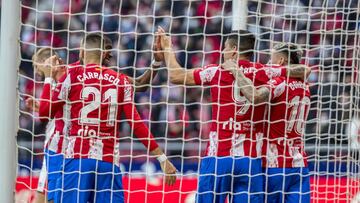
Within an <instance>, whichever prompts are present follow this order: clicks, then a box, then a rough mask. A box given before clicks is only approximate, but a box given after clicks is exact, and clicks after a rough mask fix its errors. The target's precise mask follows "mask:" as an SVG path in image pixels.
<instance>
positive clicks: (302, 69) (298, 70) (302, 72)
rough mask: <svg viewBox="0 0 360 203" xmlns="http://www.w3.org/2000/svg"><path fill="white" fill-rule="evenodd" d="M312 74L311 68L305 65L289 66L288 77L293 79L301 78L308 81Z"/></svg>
mask: <svg viewBox="0 0 360 203" xmlns="http://www.w3.org/2000/svg"><path fill="white" fill-rule="evenodd" d="M310 73H311V68H310V67H309V66H306V65H303V64H293V65H289V66H287V69H286V74H287V75H286V76H287V77H292V78H299V79H301V80H306V79H307V78H308V77H309V75H310Z"/></svg>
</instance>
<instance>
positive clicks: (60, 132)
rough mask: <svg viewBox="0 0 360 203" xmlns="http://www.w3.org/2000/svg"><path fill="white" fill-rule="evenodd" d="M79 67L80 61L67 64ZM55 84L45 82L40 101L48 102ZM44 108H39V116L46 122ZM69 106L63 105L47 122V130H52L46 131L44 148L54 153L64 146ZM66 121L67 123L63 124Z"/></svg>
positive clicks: (60, 151) (46, 116)
mask: <svg viewBox="0 0 360 203" xmlns="http://www.w3.org/2000/svg"><path fill="white" fill-rule="evenodd" d="M79 65H80V61H76V62H75V63H72V64H69V66H68V67H69V68H72V67H76V66H79ZM55 85H56V84H55V83H54V82H53V81H47V80H45V83H44V87H43V91H42V93H41V100H50V99H51V95H52V94H53V93H54V92H53V90H54V89H55ZM44 107H45V106H44V105H42V106H40V109H39V116H40V117H41V118H42V119H44V120H47V118H49V117H50V114H49V110H48V109H46V108H44ZM69 120H70V118H69V105H65V106H64V108H63V109H62V111H58V112H56V113H55V116H54V119H53V120H50V121H49V124H48V125H47V128H49V127H52V128H53V129H49V130H48V129H47V130H46V134H47V139H46V141H45V145H44V148H46V149H48V150H50V151H52V152H55V153H63V152H64V148H65V146H66V143H65V144H64V143H63V142H64V141H65V139H64V138H65V137H66V136H67V134H68V127H69V125H70V123H69ZM65 121H67V122H65Z"/></svg>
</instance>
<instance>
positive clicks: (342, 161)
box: [18, 0, 360, 198]
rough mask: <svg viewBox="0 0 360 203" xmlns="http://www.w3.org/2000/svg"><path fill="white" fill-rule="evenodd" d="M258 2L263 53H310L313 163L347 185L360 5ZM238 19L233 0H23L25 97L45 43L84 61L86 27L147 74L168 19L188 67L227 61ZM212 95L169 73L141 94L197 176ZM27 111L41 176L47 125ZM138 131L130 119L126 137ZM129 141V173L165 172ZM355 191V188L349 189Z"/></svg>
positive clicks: (353, 155) (33, 166)
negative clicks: (34, 59)
mask: <svg viewBox="0 0 360 203" xmlns="http://www.w3.org/2000/svg"><path fill="white" fill-rule="evenodd" d="M69 1H71V9H70V6H69V5H70V4H69ZM55 2H56V3H55ZM85 2H87V3H85ZM324 2H325V3H324ZM248 9H249V13H248V16H249V17H248V28H249V30H250V31H252V32H254V33H255V34H256V35H257V37H258V39H259V40H258V43H257V50H258V51H257V56H256V60H258V61H261V62H266V60H267V58H268V56H267V55H266V53H265V52H266V51H268V50H269V48H270V47H271V45H272V43H271V42H272V41H285V42H294V43H297V44H300V45H302V46H303V48H305V49H306V50H307V51H306V52H305V54H304V57H303V62H304V63H306V64H309V65H311V66H312V67H313V68H312V70H313V73H312V74H311V76H310V78H309V80H310V83H311V94H312V97H311V101H312V105H311V110H310V113H309V117H308V121H307V125H306V137H305V138H306V149H307V152H308V155H309V159H310V169H311V171H312V174H313V175H314V176H313V177H314V178H319V177H324V176H325V177H326V178H327V179H326V181H325V187H331V180H333V181H334V184H335V186H339V185H337V184H340V182H341V181H344V180H343V178H346V177H354V174H357V173H359V166H358V165H359V157H358V152H359V149H360V145H359V146H358V145H356V143H355V144H353V143H351V142H349V136H348V134H349V132H348V125H349V123H350V122H353V120H352V117H353V114H352V113H356V112H359V109H358V106H356V105H358V104H359V101H360V100H359V99H360V98H359V89H358V87H359V84H358V83H356V81H357V72H358V61H359V55H357V53H358V52H359V50H357V49H359V42H358V41H359V39H358V38H359V36H358V35H359V34H358V31H359V28H360V23H359V20H358V19H359V12H358V9H359V2H358V1H357V0H329V1H322V0H284V1H282V0H276V1H267V0H263V1H258V2H255V1H249V4H248ZM231 19H232V18H231V1H225V2H223V1H208V2H206V1H189V2H188V1H156V3H155V4H154V3H153V1H150V0H143V1H121V4H120V3H119V1H118V0H106V1H81V0H57V1H47V0H39V1H31V0H23V1H22V19H21V20H22V24H21V28H22V31H21V36H20V40H21V65H20V69H19V94H20V95H21V96H22V97H24V98H26V97H27V96H29V95H34V96H36V97H38V96H39V94H40V89H41V88H40V89H39V87H41V84H40V83H38V82H36V81H39V78H36V77H35V76H34V73H33V70H32V64H31V56H32V54H33V53H34V50H35V48H36V47H41V46H51V47H54V48H55V49H56V50H58V51H59V53H60V55H61V57H62V58H63V59H65V61H66V62H68V63H71V62H74V61H76V60H77V54H78V50H77V48H78V46H79V42H80V39H81V38H82V36H83V34H84V31H87V32H89V31H102V32H104V34H106V35H107V36H109V37H110V38H111V39H112V40H113V51H112V52H113V56H114V57H113V61H112V63H113V64H112V65H114V66H118V67H120V71H122V72H125V73H127V74H128V75H130V76H137V75H139V74H141V73H142V72H143V71H144V70H145V69H144V67H147V66H148V65H149V64H150V61H151V52H150V50H151V44H152V39H153V32H154V29H155V27H156V26H157V25H161V26H163V27H165V28H167V30H168V31H170V32H171V33H172V34H173V41H174V45H175V47H176V49H177V50H180V51H179V52H178V59H179V60H180V62H181V64H182V65H183V66H184V67H187V68H188V67H201V66H203V65H205V64H209V63H218V62H219V60H220V50H221V44H222V42H223V40H224V38H223V35H221V33H224V34H225V33H229V32H230V31H231V23H232V22H231ZM67 48H69V49H67ZM259 50H261V51H259ZM134 67H136V68H134ZM35 87H37V88H36V90H35V89H34V88H35ZM199 95H201V98H199ZM209 101H210V96H209V94H206V93H205V94H202V89H199V88H186V89H185V88H183V87H181V86H173V85H171V84H169V83H168V82H167V75H166V71H165V70H160V71H159V73H158V76H157V77H156V78H155V80H154V81H153V83H152V86H151V88H150V89H149V90H148V91H147V92H145V93H138V94H137V95H136V102H137V105H138V110H139V112H140V113H141V116H142V118H143V119H145V120H146V121H147V123H148V124H149V126H150V127H151V131H152V132H153V133H154V135H155V136H156V137H157V138H158V140H159V142H162V143H164V145H163V146H165V145H166V146H167V147H166V149H167V153H168V154H169V155H172V156H171V157H172V160H173V161H175V163H176V166H177V168H178V170H179V171H180V172H182V173H184V174H190V176H194V171H196V170H197V163H198V158H199V157H200V156H201V151H202V150H201V149H202V148H203V147H204V146H205V145H204V142H203V141H204V140H205V139H207V135H208V129H209V128H208V127H207V125H208V124H207V123H206V122H205V121H208V120H210V119H211V114H210V111H211V109H210V105H209V104H208V102H209ZM19 108H20V111H21V115H20V120H19V121H20V122H19V129H20V130H19V133H18V146H19V168H20V170H19V175H20V176H21V177H28V176H29V175H30V176H31V177H32V176H34V177H35V176H36V175H37V172H38V171H37V170H38V169H39V168H40V166H41V160H42V143H43V140H44V128H45V125H44V124H43V123H40V121H39V120H38V118H37V117H36V115H35V116H33V115H32V114H31V113H30V114H29V113H28V112H29V110H28V109H26V107H25V105H24V103H23V102H20V107H19ZM128 132H129V128H128V126H127V124H124V125H123V126H122V129H121V132H120V134H121V135H122V136H123V135H126V134H129V133H128ZM125 141H128V142H130V141H131V140H125ZM123 146H124V147H123V148H122V149H123V151H122V152H121V153H122V155H124V158H123V159H122V161H123V163H125V164H124V169H125V170H126V171H130V170H131V171H147V172H148V173H151V171H153V172H155V171H156V169H155V167H156V166H155V165H153V164H151V163H150V164H147V165H143V162H144V161H146V156H145V155H144V148H143V147H142V146H140V144H139V145H138V144H136V143H135V144H134V145H133V149H130V148H129V147H127V146H129V145H123ZM130 153H132V155H134V157H133V159H131V160H130V156H127V155H128V154H130ZM149 171H150V172H149ZM333 178H335V179H333ZM25 182H26V181H25ZM320 182H321V180H320V181H318V183H320ZM346 182H347V180H346ZM350 182H351V181H350ZM347 183H348V182H347ZM355 184H359V183H358V182H357V183H355ZM23 185H26V184H23ZM326 185H327V186H326ZM195 186H196V185H195ZM335 186H334V187H335ZM340 188H341V187H340ZM343 189H344V188H343ZM345 189H346V188H345ZM339 191H340V190H339ZM345 193H349V191H346V190H345V192H342V195H344V194H345ZM336 194H337V193H336V192H334V194H333V195H334V198H336ZM345 195H346V194H345Z"/></svg>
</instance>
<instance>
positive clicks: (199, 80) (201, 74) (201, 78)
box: [194, 64, 219, 85]
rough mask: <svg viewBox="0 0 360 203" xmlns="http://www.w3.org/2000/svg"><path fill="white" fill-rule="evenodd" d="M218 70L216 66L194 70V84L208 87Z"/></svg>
mask: <svg viewBox="0 0 360 203" xmlns="http://www.w3.org/2000/svg"><path fill="white" fill-rule="evenodd" d="M218 70H219V65H217V64H211V65H208V66H205V67H203V68H199V69H196V70H194V80H195V84H197V85H210V84H211V81H212V80H213V79H214V77H215V75H216V73H217V71H218Z"/></svg>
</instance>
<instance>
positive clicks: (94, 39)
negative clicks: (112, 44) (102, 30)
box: [82, 33, 105, 49]
mask: <svg viewBox="0 0 360 203" xmlns="http://www.w3.org/2000/svg"><path fill="white" fill-rule="evenodd" d="M82 43H83V47H84V48H86V47H90V48H99V49H102V48H103V47H104V45H105V40H104V38H103V37H102V36H101V34H98V33H90V34H87V35H86V36H85V37H84V40H83V42H82Z"/></svg>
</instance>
